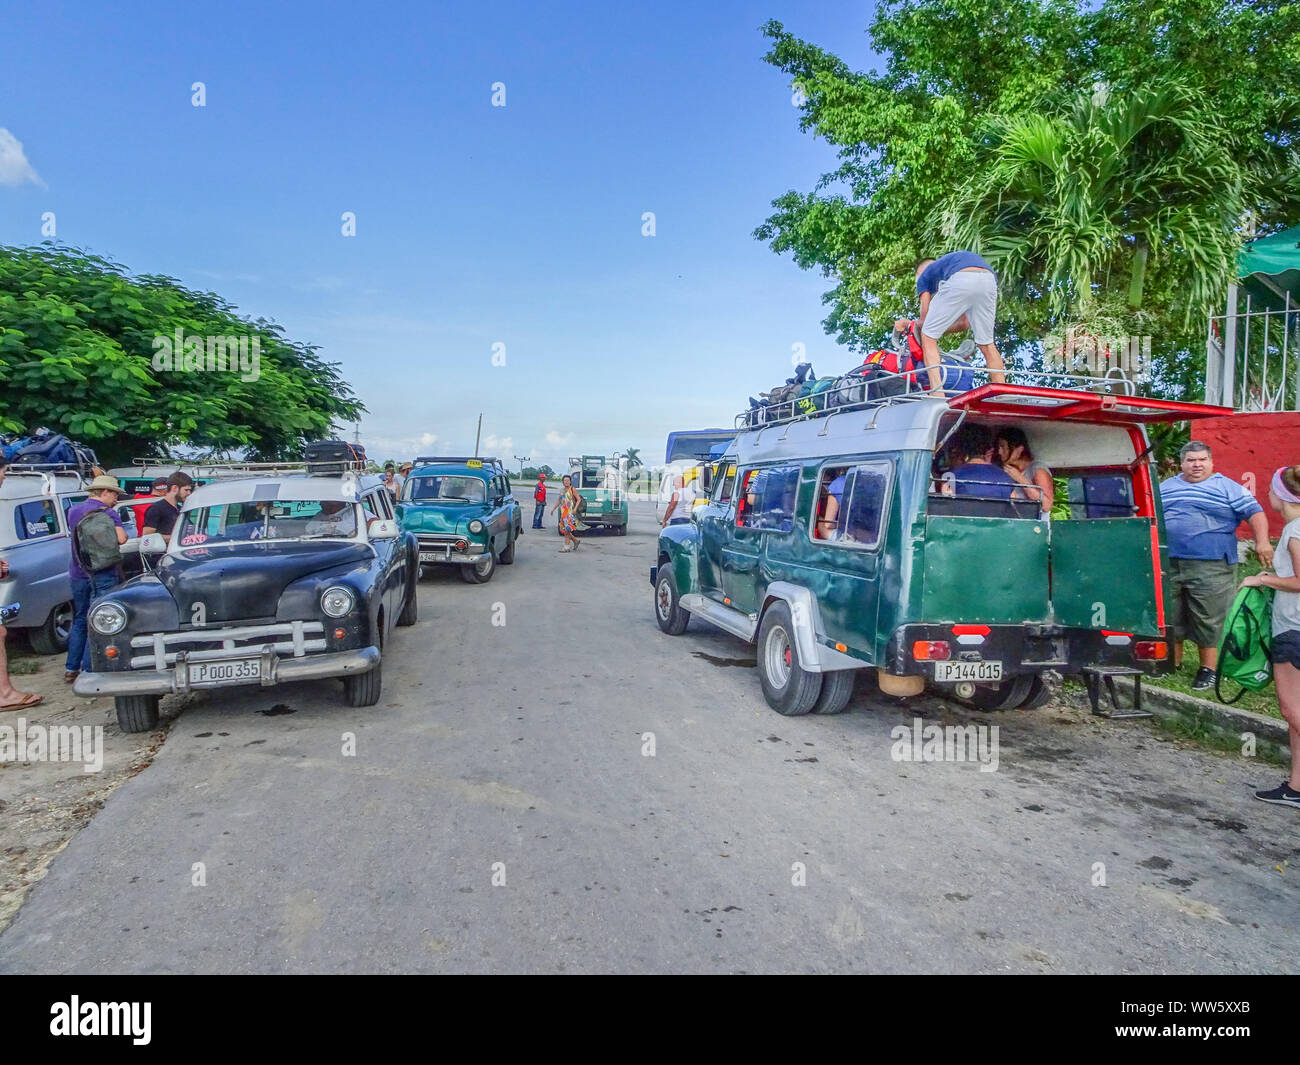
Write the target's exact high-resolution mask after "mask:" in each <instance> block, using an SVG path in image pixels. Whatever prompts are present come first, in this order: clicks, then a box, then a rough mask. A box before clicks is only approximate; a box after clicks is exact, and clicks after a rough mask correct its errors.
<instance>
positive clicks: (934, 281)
mask: <svg viewBox="0 0 1300 1065" xmlns="http://www.w3.org/2000/svg"><path fill="white" fill-rule="evenodd" d="M970 266H979V267H983V268H984V269H985V270H987V271H989V273H993V267H991V266H989V264H988V263H986V262H985V261H984V260H983V259H981V258H980V257H979V256H978V255H976V254H975V253H974V252H973V251H950V252H949V253H948V254H947V255H941V256H939V258H937V259H935V261H934V262H932V263H931V264H930V265H929V266H927V267H926V268H925V269H924V270H922V271H921V272H920V273H919V274H918V275H917V277H916V294H917V295H918V296H919V295H920V294H921V293H922V292H928V293H930V294H931V295H934V293H936V292H938V291H939V283H940V282H941V281H947V280H948V278H950V277H952V275H953V274H955V273H957V271H958V270H965V269H966V268H967V267H970ZM994 276H995V277H996V276H997V275H996V274H995V275H994Z"/></svg>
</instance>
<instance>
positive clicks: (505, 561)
mask: <svg viewBox="0 0 1300 1065" xmlns="http://www.w3.org/2000/svg"><path fill="white" fill-rule="evenodd" d="M515 543H516V541H515V540H514V539H512V540H511V541H510V543H508V544H507V545H506V549H505V550H504V551H502V552H501V557H500V558H498V559H497V561H498V562H500V563H501V565H503V566H513V565H514V562H515Z"/></svg>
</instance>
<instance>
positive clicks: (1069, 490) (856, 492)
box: [650, 380, 1230, 715]
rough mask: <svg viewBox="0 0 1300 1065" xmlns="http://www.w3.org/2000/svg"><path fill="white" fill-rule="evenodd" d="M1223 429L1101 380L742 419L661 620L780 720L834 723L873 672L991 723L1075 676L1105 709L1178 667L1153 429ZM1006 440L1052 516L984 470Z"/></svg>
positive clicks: (671, 579) (660, 584)
mask: <svg viewBox="0 0 1300 1065" xmlns="http://www.w3.org/2000/svg"><path fill="white" fill-rule="evenodd" d="M1228 413H1230V412H1229V411H1227V410H1225V409H1224V408H1221V407H1209V406H1203V405H1197V404H1186V403H1174V402H1170V401H1165V400H1157V399H1147V398H1144V397H1141V396H1138V395H1136V393H1135V389H1134V388H1133V387H1132V385H1131V383H1129V382H1127V381H1116V380H1107V381H1105V382H1095V383H1094V386H1093V388H1092V389H1080V388H1077V387H1076V388H1051V387H1039V386H1027V385H1015V384H987V385H983V386H981V387H979V388H976V389H974V390H972V391H969V392H965V393H963V394H960V395H958V396H956V397H953V398H952V399H950V400H948V399H944V398H940V397H932V396H930V395H927V394H924V393H922V394H918V395H902V396H898V397H896V398H880V399H873V400H860V401H858V402H848V403H845V404H844V405H842V406H840V407H839V408H837V409H835V410H833V411H830V412H827V413H825V414H821V415H818V416H811V415H799V414H795V413H794V412H790V413H788V414H787V415H786V416H785V417H780V416H778V417H775V418H773V420H772V422H771V423H770V424H768V425H765V426H763V427H761V428H752V429H748V430H746V429H745V427H744V419H743V418H738V427H740V428H741V432H740V433H739V435H738V436H737V438H736V442H735V444H734V445H732V447H731V449H730V450H729V451H728V453H727V455H726V456H725V457H724V462H723V464H722V466H721V467H720V470H721V471H725V472H724V473H723V475H721V476H717V477H715V478H714V484H713V487H712V492H711V495H710V498H709V499H708V501H707V502H706V503H705V504H704V505H703V506H701V507H699V508H697V509H696V511H695V512H694V514H693V515H692V519H691V521H689V522H686V523H684V524H680V525H670V526H668V527H667V528H665V529H664V530H663V532H662V533H660V535H659V541H658V550H657V558H656V560H655V565H654V566H653V567H652V568H651V571H650V580H651V583H652V585H653V586H654V590H655V595H654V613H655V618H656V620H657V621H658V623H659V627H660V628H661V629H662V630H663V631H664V632H665V633H668V634H670V635H679V634H681V633H682V632H683V631H685V629H686V627H687V625H688V623H689V621H690V619H691V618H699V619H703V620H705V621H708V622H710V623H711V624H712V625H714V626H717V627H718V628H721V629H723V630H725V631H727V632H729V633H732V634H733V635H735V636H737V637H739V638H741V639H742V640H745V641H747V642H750V643H753V644H756V645H757V648H756V649H757V666H758V674H759V679H760V681H761V682H762V688H763V693H764V696H765V697H766V699H767V702H768V704H769V705H770V706H771V707H772V708H773V709H774V710H776V711H777V712H778V713H782V714H790V715H793V714H806V713H809V712H810V711H811V712H813V713H822V714H832V713H838V712H839V711H841V710H843V709H844V708H845V706H846V705H847V704H848V702H849V700H850V697H851V694H852V688H853V680H854V677H855V676H856V674H857V673H858V672H859V671H861V670H866V669H870V670H872V671H873V672H874V673H875V674H876V676H877V678H878V681H879V686H880V688H881V690H882V691H883V692H885V693H886V694H889V695H895V696H900V697H905V696H909V695H917V694H920V693H921V692H922V691H923V689H924V688H926V687H927V686H931V687H934V688H937V689H938V690H940V691H942V692H946V693H949V694H953V695H956V697H957V698H959V699H962V700H964V701H966V702H969V703H972V704H974V705H975V706H977V707H980V708H982V709H987V710H1000V709H1010V708H1012V707H1031V706H1036V705H1039V704H1040V703H1041V702H1043V701H1045V699H1046V698H1047V697H1048V696H1050V691H1049V690H1048V689H1047V688H1046V686H1045V684H1044V680H1043V675H1044V674H1045V673H1047V672H1048V671H1049V670H1055V671H1059V672H1060V673H1065V674H1077V675H1082V677H1083V679H1084V681H1085V683H1086V684H1087V686H1088V691H1089V695H1090V697H1091V699H1092V701H1093V708H1094V710H1097V700H1098V698H1099V692H1100V685H1101V684H1102V682H1105V684H1106V686H1107V688H1108V689H1110V690H1111V692H1112V698H1113V682H1114V678H1115V676H1116V675H1130V676H1137V677H1139V678H1140V676H1141V675H1142V674H1144V673H1161V672H1168V670H1169V668H1170V657H1171V656H1170V654H1169V648H1170V644H1171V636H1170V633H1169V632H1168V625H1169V620H1168V616H1167V613H1166V611H1167V606H1166V602H1165V599H1166V595H1165V586H1166V583H1167V577H1166V574H1167V572H1168V559H1167V555H1166V551H1165V547H1164V523H1163V519H1162V515H1161V510H1160V498H1159V493H1158V491H1157V488H1156V483H1157V482H1156V478H1155V471H1154V469H1153V460H1152V457H1151V452H1152V449H1151V446H1150V442H1149V440H1148V437H1147V435H1146V432H1145V426H1147V425H1150V424H1152V423H1157V422H1171V421H1183V420H1188V419H1192V418H1200V417H1209V416H1219V415H1224V414H1228ZM1004 427H1005V428H1012V427H1014V428H1016V429H1019V430H1021V431H1023V433H1024V434H1025V436H1026V437H1027V439H1028V441H1029V443H1030V445H1031V447H1032V451H1033V455H1034V456H1035V457H1036V458H1037V459H1040V460H1041V461H1043V462H1045V463H1046V464H1047V466H1048V467H1050V469H1051V473H1052V475H1053V476H1054V481H1055V484H1056V486H1057V487H1056V489H1055V499H1054V500H1052V503H1054V505H1053V506H1052V507H1051V517H1050V519H1049V518H1048V517H1047V515H1046V514H1045V513H1044V511H1043V509H1042V507H1041V506H1040V504H1042V503H1043V500H1042V497H1041V496H1039V495H1036V494H1031V493H1030V491H1029V490H1027V491H1026V492H1023V493H1022V492H1020V491H1018V490H1015V489H1013V488H1011V487H1009V485H1008V483H1006V482H1007V480H1008V475H1007V474H1005V473H1003V472H1002V470H1001V469H1000V468H998V469H995V470H993V473H980V472H979V471H988V470H990V469H991V467H990V465H988V464H987V463H986V464H985V465H982V466H981V465H979V464H978V463H979V462H980V461H986V460H985V459H982V458H981V456H987V455H989V454H993V453H995V452H993V451H990V450H989V449H990V448H992V447H993V441H995V440H996V438H997V433H998V431H999V430H1001V429H1003V428H1004ZM977 452H978V454H977ZM733 464H734V465H733ZM967 467H970V468H969V469H968V468H967ZM733 468H734V470H735V473H732V472H731V469H733ZM993 474H999V475H1001V477H1002V479H1003V483H999V482H998V480H997V478H996V477H994V476H993Z"/></svg>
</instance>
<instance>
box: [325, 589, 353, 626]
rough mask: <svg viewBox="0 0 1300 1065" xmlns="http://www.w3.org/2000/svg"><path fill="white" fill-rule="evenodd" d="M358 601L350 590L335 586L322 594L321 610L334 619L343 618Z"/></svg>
mask: <svg viewBox="0 0 1300 1065" xmlns="http://www.w3.org/2000/svg"><path fill="white" fill-rule="evenodd" d="M356 601H357V600H356V596H354V595H353V594H352V592H351V590H350V589H348V588H343V587H340V586H339V585H337V584H335V585H333V586H331V587H329V588H326V589H325V591H324V592H323V593H322V594H321V597H320V608H321V609H322V610H323V611H325V613H326V614H328V615H329V616H330V617H332V618H341V617H342V616H343V615H344V614H346V613H348V612H349V611H350V610H351V609H352V607H353V605H354V604H355V603H356Z"/></svg>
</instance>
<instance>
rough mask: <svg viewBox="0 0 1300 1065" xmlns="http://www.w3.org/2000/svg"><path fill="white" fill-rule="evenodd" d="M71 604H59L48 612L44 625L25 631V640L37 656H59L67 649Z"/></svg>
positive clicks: (70, 628) (70, 624) (71, 613)
mask: <svg viewBox="0 0 1300 1065" xmlns="http://www.w3.org/2000/svg"><path fill="white" fill-rule="evenodd" d="M72 617H73V611H72V604H71V603H60V604H59V605H58V606H56V607H55V608H54V609H53V610H51V611H50V616H49V617H48V618H46V619H45V624H44V625H42V626H41V627H40V628H37V629H29V630H28V631H27V640H28V642H29V643H30V644H31V645H32V650H33V651H35V652H36V653H37V654H38V655H61V654H63V653H64V652H66V651H67V649H68V637H69V636H70V635H71V633H72Z"/></svg>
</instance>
